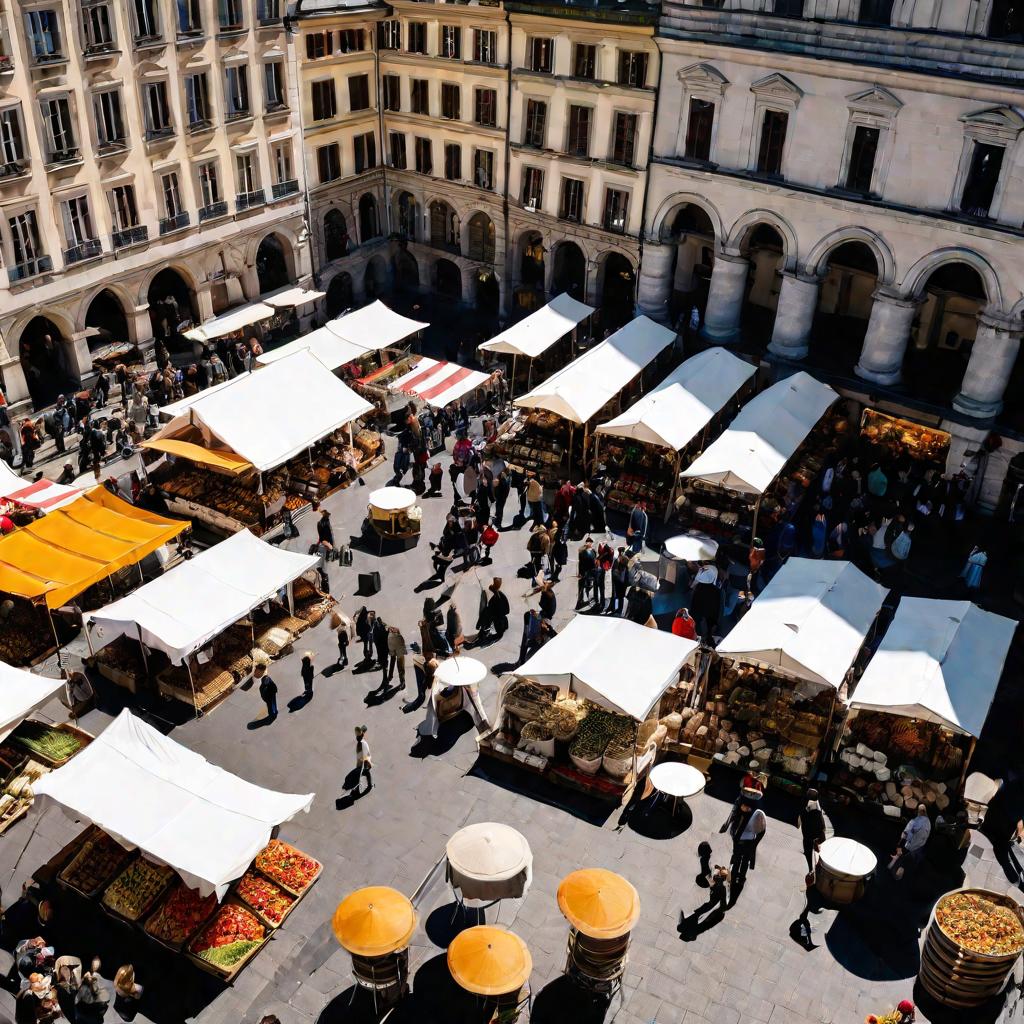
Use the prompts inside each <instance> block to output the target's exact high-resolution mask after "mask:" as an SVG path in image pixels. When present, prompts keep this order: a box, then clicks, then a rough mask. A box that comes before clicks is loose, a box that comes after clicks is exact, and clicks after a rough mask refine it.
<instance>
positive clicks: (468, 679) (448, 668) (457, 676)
mask: <svg viewBox="0 0 1024 1024" xmlns="http://www.w3.org/2000/svg"><path fill="white" fill-rule="evenodd" d="M486 678H487V666H486V665H485V664H484V663H483V662H482V661H477V660H476V658H464V657H458V658H446V659H445V660H444V661H442V662H441V664H440V665H438V666H437V670H436V671H435V672H434V679H435V681H437V682H439V683H440V684H441V685H442V686H479V685H480V684H481V683H482V682H483V681H484V680H485V679H486Z"/></svg>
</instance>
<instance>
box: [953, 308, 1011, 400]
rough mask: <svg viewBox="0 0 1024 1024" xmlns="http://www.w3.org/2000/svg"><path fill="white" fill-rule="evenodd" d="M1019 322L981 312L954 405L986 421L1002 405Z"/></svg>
mask: <svg viewBox="0 0 1024 1024" xmlns="http://www.w3.org/2000/svg"><path fill="white" fill-rule="evenodd" d="M1020 336H1021V324H1020V323H1019V322H1017V321H1012V320H1010V319H1009V318H1007V317H1002V316H998V315H992V314H990V313H981V314H980V315H979V316H978V333H977V335H976V336H975V338H974V347H973V348H972V349H971V358H970V361H969V362H968V363H967V370H966V372H965V373H964V379H963V382H962V383H961V385H960V394H958V395H957V396H956V398H954V399H953V408H954V409H956V411H957V412H962V413H963V414H964V415H965V416H970V417H972V418H974V419H979V420H986V419H990V418H991V417H993V416H996V415H998V414H999V412H1000V411H1001V410H1002V408H1003V394H1004V393H1005V391H1006V385H1007V384H1008V383H1009V381H1010V373H1011V372H1012V371H1013V364H1014V363H1015V362H1016V361H1017V353H1018V352H1019V351H1020Z"/></svg>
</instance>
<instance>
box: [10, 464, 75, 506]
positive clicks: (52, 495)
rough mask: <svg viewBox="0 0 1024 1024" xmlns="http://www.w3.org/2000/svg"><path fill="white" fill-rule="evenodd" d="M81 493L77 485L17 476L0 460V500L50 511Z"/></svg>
mask: <svg viewBox="0 0 1024 1024" xmlns="http://www.w3.org/2000/svg"><path fill="white" fill-rule="evenodd" d="M81 495H82V492H81V491H80V490H79V489H78V488H77V487H68V486H66V485H65V484H58V483H55V482H54V481H53V480H47V479H46V478H45V477H44V478H43V479H42V480H37V481H36V482H35V483H32V482H31V481H29V480H26V479H25V478H24V477H22V476H18V474H17V473H15V472H14V470H13V469H11V467H10V466H8V465H7V463H6V462H0V501H10V502H13V503H14V504H16V505H22V506H24V507H25V508H31V509H35V510H36V511H37V512H52V511H53V510H54V509H55V508H60V507H61V506H62V505H66V504H68V502H70V501H74V500H75V499H76V498H79V497H81Z"/></svg>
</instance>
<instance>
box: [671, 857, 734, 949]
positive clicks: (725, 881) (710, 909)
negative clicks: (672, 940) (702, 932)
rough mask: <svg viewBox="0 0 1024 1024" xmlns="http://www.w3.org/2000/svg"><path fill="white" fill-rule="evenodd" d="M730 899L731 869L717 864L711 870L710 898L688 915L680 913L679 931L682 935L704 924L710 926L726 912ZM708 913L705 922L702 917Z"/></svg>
mask: <svg viewBox="0 0 1024 1024" xmlns="http://www.w3.org/2000/svg"><path fill="white" fill-rule="evenodd" d="M728 901H729V869H728V868H727V867H725V866H724V865H723V864H716V865H715V868H714V870H713V871H712V872H711V875H710V880H709V883H708V898H707V899H706V900H705V901H704V902H703V903H702V904H701V905H700V906H699V907H697V909H696V910H694V912H693V913H692V914H691V915H690V916H689V917H687V916H686V915H685V914H683V913H680V915H679V924H678V926H677V931H678V932H679V933H680V935H683V936H685V935H687V933H690V932H693V931H696V929H697V928H698V927H699V926H700V925H701V924H703V925H704V926H705V927H709V926H710V925H711V923H713V922H714V923H717V921H718V920H720V919H721V917H722V915H723V914H725V911H726V908H727V906H728ZM705 914H707V917H705V918H704V920H703V922H702V921H701V917H702V916H703V915H705Z"/></svg>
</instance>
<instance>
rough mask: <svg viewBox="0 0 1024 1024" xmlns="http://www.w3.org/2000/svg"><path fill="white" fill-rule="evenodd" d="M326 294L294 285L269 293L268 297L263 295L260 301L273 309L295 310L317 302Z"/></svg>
mask: <svg viewBox="0 0 1024 1024" xmlns="http://www.w3.org/2000/svg"><path fill="white" fill-rule="evenodd" d="M326 294H327V292H318V291H313V290H311V289H309V288H303V287H302V285H299V284H294V285H289V286H288V287H286V288H279V289H278V290H277V291H276V292H271V293H270V295H264V296H263V297H262V299H261V300H260V301H262V302H265V303H266V304H267V305H268V306H273V307H274V309H295V308H296V307H297V306H305V305H308V304H309V303H310V302H317V301H318V300H319V299H322V298H323V297H324V296H325V295H326Z"/></svg>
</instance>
